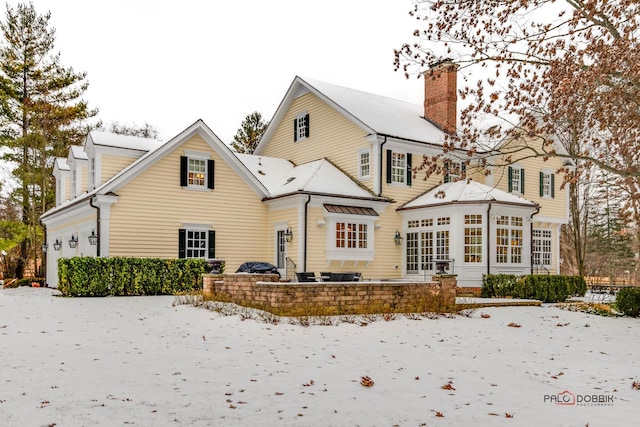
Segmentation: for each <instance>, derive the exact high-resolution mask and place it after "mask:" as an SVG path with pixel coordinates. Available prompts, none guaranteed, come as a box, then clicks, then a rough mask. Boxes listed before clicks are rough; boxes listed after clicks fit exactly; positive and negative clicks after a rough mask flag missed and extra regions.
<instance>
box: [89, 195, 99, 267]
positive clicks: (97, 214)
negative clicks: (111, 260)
mask: <svg viewBox="0 0 640 427" xmlns="http://www.w3.org/2000/svg"><path fill="white" fill-rule="evenodd" d="M89 206H91V207H92V208H94V209H95V210H96V234H97V235H98V240H97V242H96V257H97V258H100V206H96V205H94V204H93V197H91V198H90V199H89Z"/></svg>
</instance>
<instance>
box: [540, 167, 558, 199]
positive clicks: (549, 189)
mask: <svg viewBox="0 0 640 427" xmlns="http://www.w3.org/2000/svg"><path fill="white" fill-rule="evenodd" d="M540 197H551V198H553V197H555V177H554V174H553V173H551V172H540Z"/></svg>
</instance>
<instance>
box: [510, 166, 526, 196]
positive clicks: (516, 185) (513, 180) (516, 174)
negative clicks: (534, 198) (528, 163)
mask: <svg viewBox="0 0 640 427" xmlns="http://www.w3.org/2000/svg"><path fill="white" fill-rule="evenodd" d="M508 178H509V192H510V193H511V192H513V193H520V194H524V169H521V168H519V167H511V166H510V167H509V177H508Z"/></svg>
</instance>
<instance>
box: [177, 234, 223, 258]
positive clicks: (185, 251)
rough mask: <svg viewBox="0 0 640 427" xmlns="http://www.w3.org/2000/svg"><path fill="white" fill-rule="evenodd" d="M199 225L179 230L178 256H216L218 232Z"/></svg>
mask: <svg viewBox="0 0 640 427" xmlns="http://www.w3.org/2000/svg"><path fill="white" fill-rule="evenodd" d="M197 227H198V228H181V229H180V230H178V258H215V257H216V249H215V247H216V232H215V231H214V230H207V229H204V228H200V226H197Z"/></svg>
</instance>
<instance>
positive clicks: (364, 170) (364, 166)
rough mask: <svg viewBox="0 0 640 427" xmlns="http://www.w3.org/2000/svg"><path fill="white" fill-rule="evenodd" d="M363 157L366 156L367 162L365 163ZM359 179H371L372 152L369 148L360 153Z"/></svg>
mask: <svg viewBox="0 0 640 427" xmlns="http://www.w3.org/2000/svg"><path fill="white" fill-rule="evenodd" d="M363 156H366V162H365V161H363ZM358 178H359V179H369V178H371V150H370V149H368V148H367V149H364V150H360V151H358Z"/></svg>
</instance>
